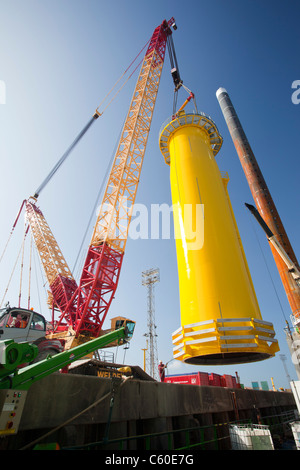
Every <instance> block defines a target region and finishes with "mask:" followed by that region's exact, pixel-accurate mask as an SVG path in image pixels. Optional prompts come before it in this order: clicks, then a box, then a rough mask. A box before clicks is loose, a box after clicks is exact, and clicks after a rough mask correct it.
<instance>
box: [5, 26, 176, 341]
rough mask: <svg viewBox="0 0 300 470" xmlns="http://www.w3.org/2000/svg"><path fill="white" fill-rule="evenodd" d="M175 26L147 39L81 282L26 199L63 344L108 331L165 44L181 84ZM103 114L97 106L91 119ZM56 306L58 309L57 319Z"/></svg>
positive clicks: (33, 200)
mask: <svg viewBox="0 0 300 470" xmlns="http://www.w3.org/2000/svg"><path fill="white" fill-rule="evenodd" d="M172 27H173V29H176V24H175V21H174V18H171V19H170V20H169V21H166V20H164V21H163V22H162V23H161V25H159V26H158V27H157V28H156V29H155V30H154V32H153V35H152V37H151V39H150V41H149V44H148V48H147V51H146V53H145V56H144V59H143V62H142V66H141V69H140V73H139V76H138V80H137V83H136V87H135V90H134V93H133V97H132V100H131V103H130V107H129V110H128V114H127V117H126V120H125V124H124V127H123V130H122V133H121V138H120V140H119V143H118V147H117V151H116V154H115V157H114V161H113V165H112V169H111V172H110V175H109V178H108V181H107V186H106V190H105V193H104V197H103V200H102V204H101V208H100V211H99V214H98V217H97V221H96V224H95V227H94V232H93V235H92V239H91V242H90V245H89V247H88V252H87V256H86V260H85V262H84V266H83V271H82V274H81V277H80V279H79V282H78V283H77V282H76V280H75V279H74V277H73V275H72V273H71V270H70V269H69V267H68V265H67V262H66V261H65V259H64V256H63V254H62V252H61V250H60V248H59V246H58V244H57V242H56V240H55V238H54V235H53V233H52V231H51V229H50V227H49V225H48V224H47V222H46V219H45V217H44V215H43V213H42V211H41V210H40V208H39V207H38V205H37V198H38V196H39V194H38V191H37V192H36V193H35V194H34V196H32V197H30V198H29V199H28V200H25V201H23V207H25V214H26V219H27V221H28V224H29V226H30V229H31V232H32V234H33V238H34V241H35V245H36V248H37V251H38V253H39V257H40V260H41V263H42V266H43V268H44V271H45V275H46V278H47V281H48V284H49V289H50V293H49V298H48V303H49V305H50V307H51V309H52V320H51V328H50V329H49V330H48V331H47V337H48V338H49V339H51V340H53V339H57V338H64V341H65V346H64V347H65V349H69V348H70V347H74V346H76V345H77V344H80V343H82V342H86V341H88V340H90V339H92V338H97V337H99V336H101V335H102V334H104V333H106V332H107V330H106V331H104V330H103V323H104V320H105V318H106V316H107V312H108V310H109V308H110V305H111V302H112V299H113V297H114V294H115V292H116V288H117V285H118V280H119V276H120V270H121V266H122V262H123V257H124V251H125V246H126V242H127V236H128V229H129V224H130V220H131V216H132V210H133V205H134V202H135V198H136V192H137V188H138V182H139V178H140V173H141V169H142V164H143V158H144V154H145V149H146V144H147V139H148V135H149V130H150V124H151V120H152V116H153V111H154V106H155V101H156V97H157V92H158V87H159V83H160V78H161V73H162V68H163V64H164V58H165V52H166V49H167V48H168V51H169V55H170V61H171V67H172V70H171V74H172V78H173V82H174V85H175V92H177V91H178V89H179V88H180V86H181V84H182V80H181V78H180V75H179V71H178V66H177V61H176V55H175V51H174V45H173V40H172V30H171V28H172ZM100 115H101V113H100V112H99V111H98V109H97V110H96V112H95V114H94V116H93V119H97V118H98V117H99V116H100ZM89 125H90V124H89ZM55 310H59V312H60V314H59V317H58V318H57V319H55ZM126 322H127V320H126V319H125V318H123V317H116V318H115V319H113V320H112V329H116V328H119V327H122V326H126ZM0 339H1V337H0Z"/></svg>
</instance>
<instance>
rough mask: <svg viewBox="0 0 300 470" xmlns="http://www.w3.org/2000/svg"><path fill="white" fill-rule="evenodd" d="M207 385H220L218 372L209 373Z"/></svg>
mask: <svg viewBox="0 0 300 470" xmlns="http://www.w3.org/2000/svg"><path fill="white" fill-rule="evenodd" d="M209 385H213V386H214V387H221V376H220V375H219V374H214V373H212V374H209Z"/></svg>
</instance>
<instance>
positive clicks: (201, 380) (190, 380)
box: [164, 372, 209, 385]
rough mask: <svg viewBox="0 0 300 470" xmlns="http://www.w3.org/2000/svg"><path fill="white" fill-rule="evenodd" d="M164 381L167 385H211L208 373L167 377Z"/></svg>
mask: <svg viewBox="0 0 300 470" xmlns="http://www.w3.org/2000/svg"><path fill="white" fill-rule="evenodd" d="M164 381H165V382H166V383H177V384H189V385H209V380H208V374H207V373H206V372H196V373H191V374H178V375H167V376H166V377H165V380H164Z"/></svg>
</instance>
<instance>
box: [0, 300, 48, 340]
mask: <svg viewBox="0 0 300 470" xmlns="http://www.w3.org/2000/svg"><path fill="white" fill-rule="evenodd" d="M45 334H46V320H45V318H44V317H43V316H42V315H40V314H38V313H36V312H34V311H33V310H26V309H22V308H15V307H14V308H10V307H6V308H2V309H0V341H3V340H5V339H13V340H14V341H16V342H17V343H19V342H23V341H35V340H37V339H38V338H40V337H42V336H45Z"/></svg>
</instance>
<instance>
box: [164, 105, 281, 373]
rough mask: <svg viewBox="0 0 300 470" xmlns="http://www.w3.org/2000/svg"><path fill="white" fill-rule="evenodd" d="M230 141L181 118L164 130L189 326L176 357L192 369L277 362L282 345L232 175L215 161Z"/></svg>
mask: <svg viewBox="0 0 300 470" xmlns="http://www.w3.org/2000/svg"><path fill="white" fill-rule="evenodd" d="M221 145H222V138H221V136H220V134H219V132H218V129H217V128H216V125H215V124H214V122H213V121H212V119H211V118H210V117H208V116H206V115H205V114H204V113H201V114H185V113H181V114H179V116H178V117H176V118H175V119H172V120H170V121H169V122H168V123H167V124H166V125H164V126H163V130H162V131H161V133H160V149H161V151H162V153H163V155H164V157H165V161H166V163H168V164H170V183H171V193H172V202H173V216H174V228H175V235H176V252H177V264H178V275H179V292H180V313H181V326H180V328H178V330H176V331H175V332H174V333H173V343H174V357H175V358H176V359H179V360H182V361H184V362H187V363H191V364H212V365H213V364H233V363H244V362H253V361H259V360H263V359H266V358H268V357H270V356H274V354H275V352H276V351H277V350H278V342H277V340H276V339H275V338H274V336H275V332H274V329H273V325H272V323H270V322H265V321H263V320H262V317H261V313H260V309H259V305H258V302H257V298H256V295H255V291H254V287H253V284H252V280H251V276H250V272H249V269H248V265H247V261H246V257H245V254H244V250H243V247H242V243H241V239H240V236H239V233H238V229H237V225H236V222H235V218H234V215H233V211H232V207H231V204H230V200H229V196H228V192H227V183H228V176H227V175H222V174H221V172H220V170H219V168H218V165H217V163H216V161H215V158H214V156H215V155H216V154H217V152H218V151H219V149H220V148H221Z"/></svg>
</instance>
